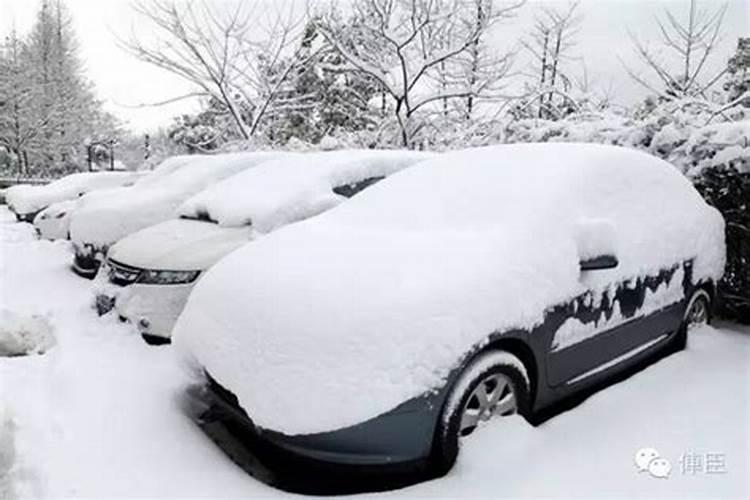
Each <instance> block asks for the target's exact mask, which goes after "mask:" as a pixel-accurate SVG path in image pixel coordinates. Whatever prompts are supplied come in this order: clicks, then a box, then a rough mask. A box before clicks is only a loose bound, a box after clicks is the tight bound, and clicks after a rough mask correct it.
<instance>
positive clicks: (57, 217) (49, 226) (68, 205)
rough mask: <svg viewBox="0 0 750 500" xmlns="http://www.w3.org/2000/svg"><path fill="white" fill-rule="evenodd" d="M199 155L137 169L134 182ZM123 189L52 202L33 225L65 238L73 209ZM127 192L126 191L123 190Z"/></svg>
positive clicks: (164, 172) (156, 177)
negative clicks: (155, 166)
mask: <svg viewBox="0 0 750 500" xmlns="http://www.w3.org/2000/svg"><path fill="white" fill-rule="evenodd" d="M195 158H199V157H191V156H184V155H182V156H173V157H170V158H168V159H167V160H165V161H163V162H162V163H160V164H159V166H158V168H156V169H155V170H153V171H149V170H142V171H139V173H140V174H142V175H141V177H139V178H138V180H137V181H136V182H135V183H134V185H135V184H138V185H139V186H141V187H143V186H147V185H150V184H152V183H154V182H157V181H158V180H159V179H160V178H161V177H163V176H165V175H169V174H170V173H172V172H174V171H175V170H177V169H178V168H180V167H181V166H183V165H186V164H187V162H188V161H191V159H195ZM122 192H123V191H121V190H119V189H118V188H111V189H98V190H94V191H91V192H89V193H87V194H84V195H82V196H81V197H80V198H76V199H74V200H65V201H61V202H58V203H52V204H51V205H50V206H48V207H47V208H45V209H44V210H42V211H40V212H39V213H38V214H37V215H36V217H34V227H35V228H36V230H37V232H38V233H39V235H40V236H41V237H42V238H44V239H48V240H56V239H65V238H68V236H69V230H70V219H71V216H72V215H73V211H74V210H75V209H76V208H78V207H79V206H82V205H83V204H85V203H86V202H89V201H91V200H94V199H97V198H110V197H116V196H118V195H119V194H120V193H122ZM125 192H128V191H125Z"/></svg>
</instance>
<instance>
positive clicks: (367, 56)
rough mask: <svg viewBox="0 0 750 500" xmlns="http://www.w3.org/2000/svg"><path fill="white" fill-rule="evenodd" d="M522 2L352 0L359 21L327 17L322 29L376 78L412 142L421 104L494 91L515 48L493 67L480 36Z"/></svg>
mask: <svg viewBox="0 0 750 500" xmlns="http://www.w3.org/2000/svg"><path fill="white" fill-rule="evenodd" d="M522 4H523V1H522V0H516V1H514V2H511V3H506V4H504V5H502V6H501V7H496V6H494V4H493V2H491V1H487V0H354V2H353V5H352V9H353V12H354V16H355V18H356V21H357V22H356V23H351V25H350V26H348V27H347V28H346V29H337V26H336V25H335V24H333V23H328V22H326V19H325V18H324V19H323V21H322V22H321V24H320V27H319V29H320V32H321V33H322V34H323V36H324V37H325V39H326V40H327V41H328V42H329V43H330V44H331V45H332V46H333V47H335V48H336V50H338V51H339V53H340V54H341V55H342V56H343V57H344V58H345V59H346V60H347V61H348V63H349V64H350V65H351V69H352V70H353V71H359V72H362V73H364V74H367V75H369V76H371V77H372V78H374V79H375V80H376V81H377V82H378V83H379V84H380V85H381V86H382V89H383V92H384V93H385V94H387V95H388V96H390V98H391V99H392V100H393V103H394V105H393V107H392V113H393V117H394V118H395V120H396V122H397V124H398V129H399V135H400V141H401V143H402V145H404V146H407V147H408V146H411V140H412V138H413V136H414V134H415V133H416V132H417V131H418V129H419V127H420V123H419V122H418V121H417V120H415V117H416V114H417V113H418V112H419V111H421V110H425V109H428V108H429V107H430V105H431V104H434V103H437V102H439V101H442V103H443V108H444V109H443V112H444V113H445V112H446V109H445V108H446V107H447V103H448V102H449V101H451V100H462V101H464V100H467V99H469V98H473V99H476V98H480V97H490V96H489V91H490V90H491V89H492V88H493V85H494V84H496V83H497V81H498V80H499V79H501V78H502V77H504V76H505V75H506V74H507V70H508V67H509V64H508V63H509V60H510V56H507V57H500V58H496V59H494V60H492V64H494V66H493V67H492V70H491V69H490V68H489V67H488V66H487V65H488V64H490V59H489V58H481V57H480V52H479V45H478V44H479V43H480V39H481V37H482V35H483V34H484V33H486V32H487V31H488V30H489V29H490V27H491V26H493V25H494V24H495V23H496V22H497V21H498V20H500V19H503V18H506V17H509V16H511V15H513V14H514V13H515V12H516V11H517V10H518V8H519V7H520V6H521V5H522ZM472 54H473V57H472ZM472 64H473V65H474V66H473V68H472ZM467 68H468V71H467ZM466 102H467V103H468V102H469V101H466ZM467 106H468V104H467ZM471 106H472V107H473V106H474V103H473V100H472V101H471Z"/></svg>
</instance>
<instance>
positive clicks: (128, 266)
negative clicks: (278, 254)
mask: <svg viewBox="0 0 750 500" xmlns="http://www.w3.org/2000/svg"><path fill="white" fill-rule="evenodd" d="M432 156H434V155H432V154H429V153H420V152H414V151H385V150H352V151H335V152H324V153H307V154H296V155H289V156H286V157H284V158H281V159H277V160H275V161H269V162H266V163H263V164H262V165H259V166H257V167H255V168H253V169H250V170H246V171H244V172H241V173H239V174H236V175H234V176H232V177H229V178H228V179H225V180H223V181H222V182H220V183H218V184H215V185H213V186H211V187H209V188H208V189H206V190H205V191H202V192H201V193H199V194H197V195H196V196H194V197H193V198H190V199H189V200H187V201H186V202H185V203H183V204H182V206H181V207H180V208H179V209H178V214H179V216H180V218H179V219H172V220H169V221H167V222H163V223H161V224H157V225H155V226H151V227H149V228H146V229H143V230H141V231H138V232H135V233H133V234H131V235H129V236H127V237H125V238H123V239H122V240H120V241H119V242H117V243H116V244H114V245H113V246H112V247H110V249H109V252H108V257H107V260H106V261H105V262H106V264H105V265H103V266H102V267H101V269H100V272H99V276H98V278H97V281H106V282H109V284H108V285H105V286H102V287H101V289H100V290H99V292H98V296H97V308H98V310H99V312H100V313H105V312H108V311H109V310H111V308H112V307H116V309H117V313H118V315H119V316H120V317H123V318H126V319H128V320H130V321H131V322H132V323H134V324H135V325H137V327H138V329H139V331H140V333H141V335H142V336H143V338H144V339H146V340H147V341H148V342H150V343H156V344H159V343H165V342H168V341H169V338H170V336H171V333H172V327H173V326H174V323H175V321H176V320H177V317H178V316H179V314H180V313H181V312H182V309H183V307H184V306H185V303H186V302H187V298H188V295H189V294H190V291H191V290H192V288H193V286H194V285H195V283H196V280H197V279H198V278H199V276H200V275H201V274H202V273H203V272H205V270H206V269H208V268H210V267H211V266H212V265H213V264H215V263H216V262H217V261H219V260H220V259H221V258H223V257H224V256H225V255H228V254H229V253H230V252H232V251H234V250H236V249H237V248H239V247H240V246H242V245H244V244H246V243H247V242H248V241H250V240H253V239H256V238H258V237H259V236H262V235H264V234H267V233H269V232H271V231H273V230H275V229H278V228H280V227H282V226H284V225H286V224H290V223H292V222H296V221H299V220H303V219H307V218H309V217H312V216H315V215H318V214H319V213H321V212H323V211H325V210H328V209H330V208H332V207H334V206H336V205H338V204H339V203H341V202H342V201H343V200H346V199H347V198H350V197H352V196H353V195H355V194H356V193H358V192H359V191H361V190H363V189H365V188H366V187H368V186H370V185H372V184H374V183H375V182H378V181H380V180H382V179H384V178H385V177H386V176H388V175H390V174H392V173H395V172H398V171H400V170H402V169H404V168H407V167H410V166H412V165H414V164H416V163H418V162H420V161H424V160H426V159H427V158H430V157H432Z"/></svg>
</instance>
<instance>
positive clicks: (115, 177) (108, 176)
mask: <svg viewBox="0 0 750 500" xmlns="http://www.w3.org/2000/svg"><path fill="white" fill-rule="evenodd" d="M143 175H144V174H143V172H80V173H77V174H70V175H67V176H65V177H63V178H62V179H58V180H56V181H54V182H51V183H49V184H47V185H44V186H28V185H20V186H14V187H11V188H8V190H7V193H6V202H7V204H8V206H9V207H10V208H11V209H12V210H13V211H14V212H16V213H18V214H28V213H34V212H37V211H39V210H41V209H42V208H44V207H46V206H48V205H51V204H52V203H55V202H58V201H65V200H72V199H75V198H78V197H79V196H81V195H83V194H85V193H88V192H89V191H94V190H97V189H105V188H111V187H117V186H125V185H128V184H133V183H134V182H136V181H137V180H138V179H139V178H141V177H143Z"/></svg>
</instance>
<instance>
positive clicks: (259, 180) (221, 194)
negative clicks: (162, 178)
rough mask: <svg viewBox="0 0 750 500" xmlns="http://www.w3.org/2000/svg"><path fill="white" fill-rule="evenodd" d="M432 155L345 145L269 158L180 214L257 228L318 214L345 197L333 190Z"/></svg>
mask: <svg viewBox="0 0 750 500" xmlns="http://www.w3.org/2000/svg"><path fill="white" fill-rule="evenodd" d="M431 156H433V155H431V154H429V153H420V152H414V151H388V150H343V151H331V152H324V153H306V154H303V155H292V156H290V157H287V158H283V159H279V160H276V161H271V162H267V163H265V164H263V165H261V166H260V167H258V168H254V169H252V170H247V171H245V172H242V173H239V174H237V175H235V176H233V177H230V178H229V179H226V180H224V181H222V182H220V183H218V184H215V185H213V186H211V187H210V188H208V189H206V190H205V191H202V192H201V193H199V194H197V195H196V196H194V197H192V198H190V199H189V200H187V201H186V202H185V203H183V204H182V206H181V207H180V208H179V209H178V212H179V214H180V215H182V216H186V217H196V216H198V215H199V214H206V215H208V216H209V217H210V218H211V219H212V220H214V221H216V222H218V223H219V225H221V226H242V225H246V224H252V226H253V229H255V230H256V231H259V232H263V233H265V232H268V231H271V230H273V229H275V228H277V227H279V226H282V225H285V224H289V223H291V222H295V221H298V220H302V219H305V218H308V217H311V216H313V215H317V214H319V213H321V212H324V211H325V210H328V209H330V208H331V207H334V206H336V205H337V204H338V203H340V202H341V201H343V200H345V199H346V198H344V197H343V196H340V195H338V194H336V193H334V192H333V191H332V188H334V187H336V186H341V185H347V184H354V183H357V182H361V181H364V180H366V179H369V178H373V177H385V176H388V175H390V174H392V173H394V172H397V171H399V170H401V169H403V168H406V167H408V166H410V165H413V164H414V163H416V162H419V161H422V160H425V159H427V158H429V157H431Z"/></svg>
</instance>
